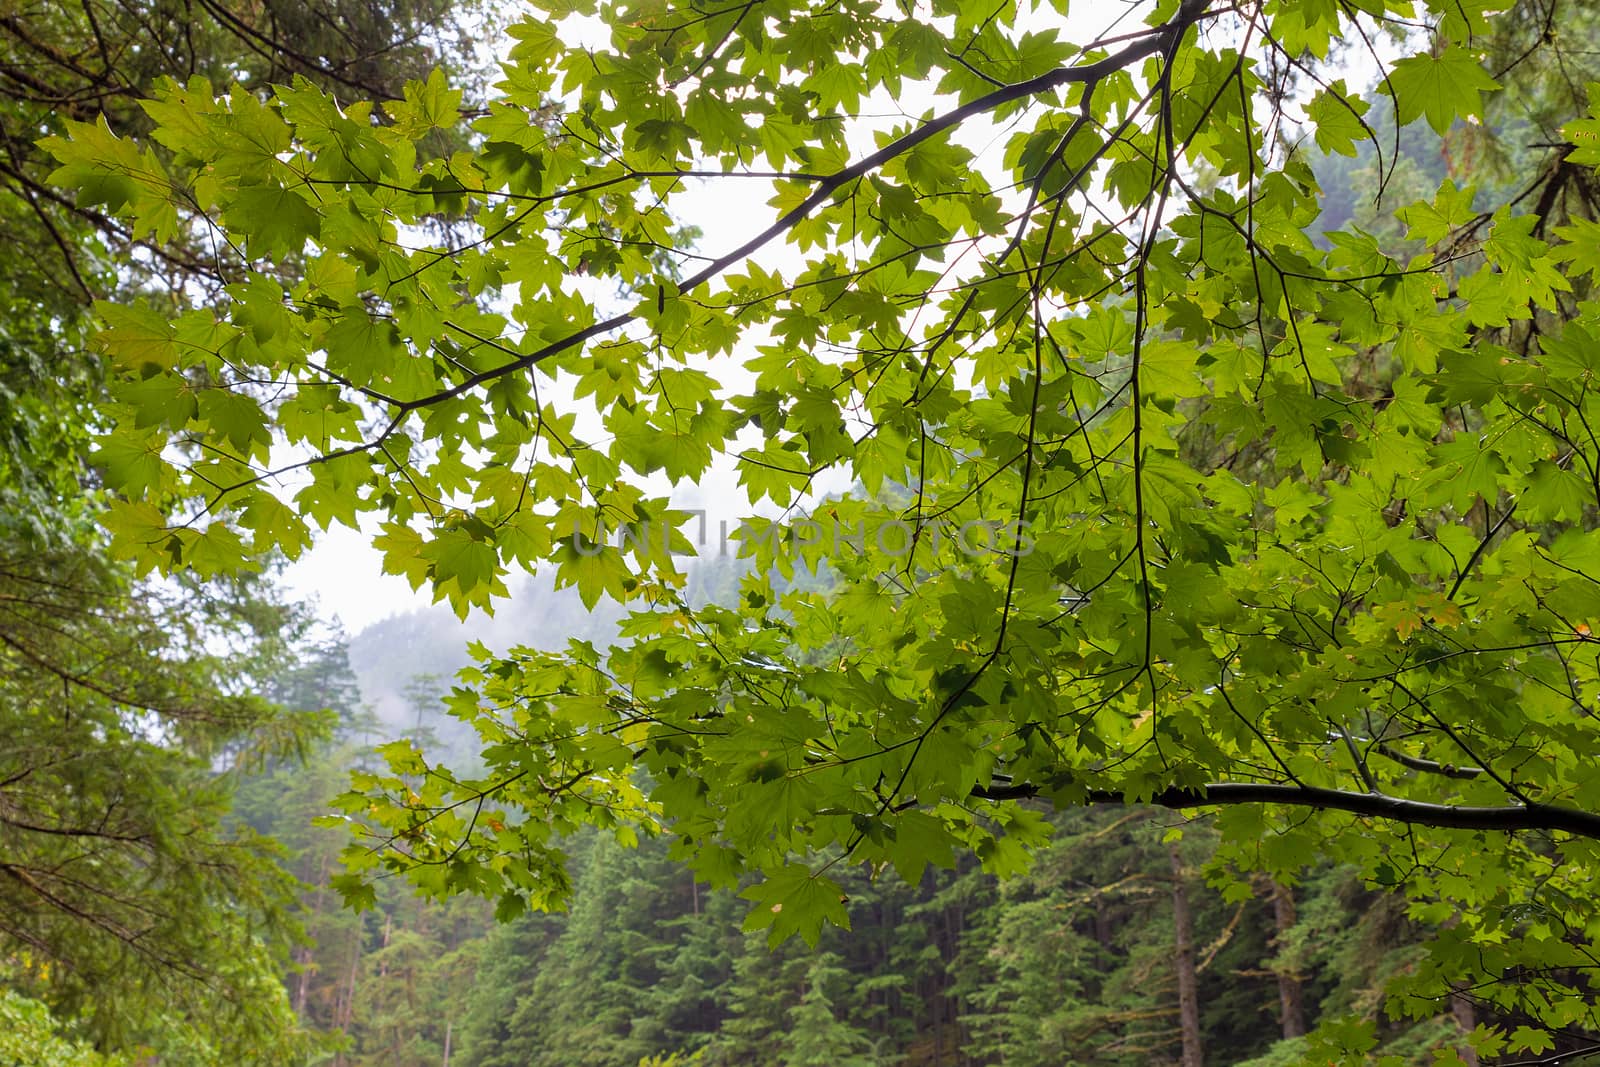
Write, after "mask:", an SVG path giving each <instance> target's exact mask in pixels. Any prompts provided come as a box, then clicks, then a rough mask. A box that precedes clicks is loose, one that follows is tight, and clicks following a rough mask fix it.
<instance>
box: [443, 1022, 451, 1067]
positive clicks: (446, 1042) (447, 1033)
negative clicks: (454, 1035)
mask: <svg viewBox="0 0 1600 1067" xmlns="http://www.w3.org/2000/svg"><path fill="white" fill-rule="evenodd" d="M450 1030H451V1025H450V1020H449V1019H446V1020H445V1023H444V1062H443V1063H442V1064H441V1067H450Z"/></svg>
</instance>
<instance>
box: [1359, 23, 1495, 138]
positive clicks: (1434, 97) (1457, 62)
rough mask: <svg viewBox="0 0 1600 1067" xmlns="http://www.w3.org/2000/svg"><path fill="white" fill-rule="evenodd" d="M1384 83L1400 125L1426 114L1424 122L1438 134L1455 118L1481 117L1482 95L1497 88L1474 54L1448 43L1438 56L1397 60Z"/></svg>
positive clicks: (1443, 131) (1448, 127) (1421, 56)
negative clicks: (1391, 95) (1390, 95)
mask: <svg viewBox="0 0 1600 1067" xmlns="http://www.w3.org/2000/svg"><path fill="white" fill-rule="evenodd" d="M1387 85H1388V88H1389V90H1390V92H1391V93H1392V94H1393V96H1394V101H1395V109H1396V112H1397V113H1398V115H1399V119H1400V123H1401V124H1402V125H1404V124H1405V123H1408V122H1411V121H1412V120H1413V119H1416V118H1419V117H1421V116H1424V115H1426V116H1427V118H1428V125H1430V126H1432V127H1433V129H1434V131H1435V132H1436V133H1441V134H1442V133H1446V132H1448V131H1449V129H1450V126H1451V124H1452V123H1454V122H1455V120H1456V119H1458V118H1462V117H1465V116H1469V115H1470V116H1474V117H1481V116H1482V114H1483V94H1484V93H1486V92H1491V91H1493V90H1495V89H1498V88H1500V83H1499V82H1497V81H1495V80H1494V79H1493V78H1491V77H1490V76H1489V72H1488V71H1486V70H1484V69H1483V64H1482V63H1480V62H1479V61H1478V58H1477V56H1475V55H1473V54H1472V53H1471V52H1469V51H1468V50H1467V49H1466V48H1465V47H1463V46H1461V45H1450V46H1448V47H1447V48H1445V49H1444V51H1442V52H1440V53H1439V54H1438V55H1417V56H1407V57H1406V58H1405V59H1402V60H1399V61H1398V62H1396V63H1395V65H1394V67H1393V68H1392V69H1391V70H1390V71H1389V78H1388V82H1387Z"/></svg>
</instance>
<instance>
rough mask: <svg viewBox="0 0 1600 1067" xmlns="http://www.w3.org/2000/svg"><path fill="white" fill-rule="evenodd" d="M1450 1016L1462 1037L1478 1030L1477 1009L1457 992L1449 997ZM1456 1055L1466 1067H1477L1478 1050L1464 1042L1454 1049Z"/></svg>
mask: <svg viewBox="0 0 1600 1067" xmlns="http://www.w3.org/2000/svg"><path fill="white" fill-rule="evenodd" d="M1450 1014H1451V1015H1454V1016H1455V1019H1456V1026H1457V1027H1459V1028H1460V1029H1461V1034H1462V1036H1463V1037H1465V1036H1466V1035H1468V1034H1470V1033H1472V1031H1474V1030H1476V1029H1477V1028H1478V1009H1477V1008H1476V1007H1474V1006H1473V1004H1472V1001H1470V1000H1468V999H1467V998H1466V997H1465V996H1464V995H1463V994H1462V993H1461V992H1460V991H1459V990H1458V991H1457V992H1455V993H1454V994H1452V995H1451V997H1450ZM1456 1055H1457V1056H1460V1057H1461V1062H1462V1063H1464V1064H1466V1065H1467V1067H1478V1050H1477V1049H1475V1048H1473V1047H1472V1046H1471V1045H1469V1044H1467V1043H1466V1042H1465V1041H1463V1042H1462V1043H1461V1045H1460V1047H1458V1048H1457V1049H1456Z"/></svg>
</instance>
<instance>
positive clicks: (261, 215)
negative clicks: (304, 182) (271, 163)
mask: <svg viewBox="0 0 1600 1067" xmlns="http://www.w3.org/2000/svg"><path fill="white" fill-rule="evenodd" d="M227 220H228V225H229V226H230V227H231V228H232V229H233V231H234V232H235V233H239V234H242V235H243V236H244V240H245V246H246V247H247V248H248V249H249V251H250V254H251V255H252V256H257V257H276V256H282V255H297V254H299V253H300V252H301V250H303V249H304V248H305V244H306V241H307V240H310V239H314V238H316V237H318V236H320V235H321V233H322V216H321V215H319V214H318V213H317V210H316V208H314V207H312V206H311V205H310V204H308V203H306V201H305V199H304V198H303V197H301V196H300V195H299V194H298V193H296V192H295V191H294V190H292V189H286V188H284V187H283V186H281V185H276V184H265V185H246V186H242V187H241V188H240V189H239V192H238V194H237V195H235V196H234V198H233V201H232V203H231V204H230V205H229V206H228V213H227Z"/></svg>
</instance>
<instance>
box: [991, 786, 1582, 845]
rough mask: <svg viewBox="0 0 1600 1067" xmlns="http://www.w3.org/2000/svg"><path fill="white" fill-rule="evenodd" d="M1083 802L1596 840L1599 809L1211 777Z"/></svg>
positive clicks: (997, 790) (1028, 792)
mask: <svg viewBox="0 0 1600 1067" xmlns="http://www.w3.org/2000/svg"><path fill="white" fill-rule="evenodd" d="M1056 792H1062V793H1065V794H1066V795H1071V793H1070V791H1067V790H1054V789H1049V788H1046V787H1042V786H1037V785H1030V784H1028V783H1015V784H1004V783H996V784H993V785H988V786H978V787H977V788H975V789H973V791H972V795H973V796H974V797H977V798H979V799H981V800H1022V799H1027V798H1029V797H1039V796H1047V795H1051V794H1054V793H1056ZM1083 803H1086V804H1152V805H1155V806H1156V807H1162V808H1172V809H1174V810H1180V811H1181V810H1185V809H1188V808H1210V807H1228V806H1230V805H1234V804H1277V805H1284V806H1288V807H1298V808H1314V809H1317V810H1321V811H1347V812H1350V813H1351V814H1352V815H1364V816H1366V817H1368V818H1372V819H1387V820H1390V821H1393V822H1400V823H1407V824H1409V825H1412V826H1437V827H1445V828H1450V829H1456V830H1499V831H1504V832H1507V833H1515V832H1517V831H1524V830H1551V831H1556V830H1559V831H1561V832H1562V833H1568V834H1572V835H1574V836H1576V837H1587V838H1592V839H1594V840H1597V841H1600V814H1596V813H1594V812H1590V811H1580V810H1579V809H1577V808H1566V807H1560V806H1558V805H1554V804H1515V805H1510V806H1507V807H1469V806H1464V805H1453V804H1430V803H1427V802H1425V801H1421V800H1406V799H1404V798H1401V797H1393V796H1388V795H1386V794H1383V793H1347V792H1344V791H1343V790H1339V789H1323V788H1320V787H1317V786H1304V785H1285V784H1276V783H1270V782H1215V783H1212V784H1210V785H1205V786H1201V787H1199V788H1197V789H1181V788H1178V787H1176V786H1174V787H1172V788H1169V789H1163V790H1161V791H1160V792H1158V793H1156V794H1155V795H1153V796H1151V797H1148V798H1138V797H1129V796H1128V795H1126V794H1124V793H1119V792H1116V791H1114V790H1110V789H1091V790H1089V791H1088V793H1087V794H1086V795H1085V796H1084V797H1083Z"/></svg>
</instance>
